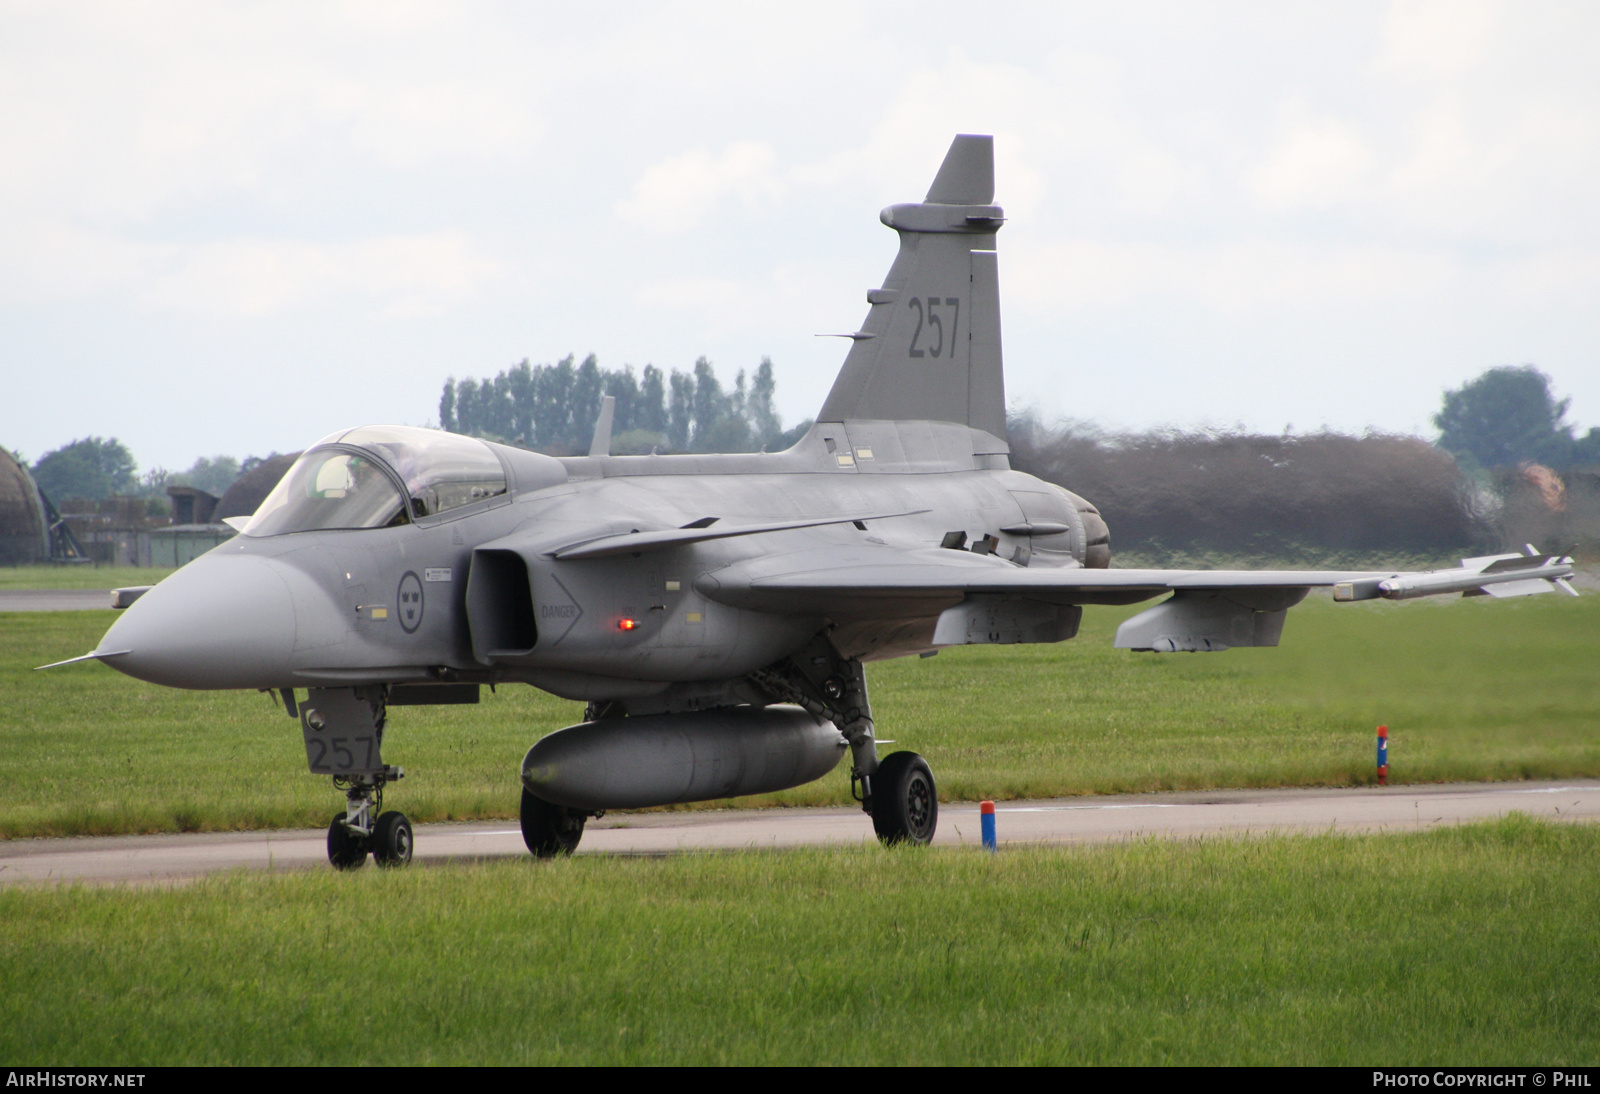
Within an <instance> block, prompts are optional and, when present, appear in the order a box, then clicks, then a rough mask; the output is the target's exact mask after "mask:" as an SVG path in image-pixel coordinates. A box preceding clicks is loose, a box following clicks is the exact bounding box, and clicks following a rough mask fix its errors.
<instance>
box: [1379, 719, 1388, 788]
mask: <svg viewBox="0 0 1600 1094" xmlns="http://www.w3.org/2000/svg"><path fill="white" fill-rule="evenodd" d="M1378 785H1379V786H1388V785H1389V727H1388V726H1379V727H1378Z"/></svg>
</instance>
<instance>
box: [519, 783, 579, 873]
mask: <svg viewBox="0 0 1600 1094" xmlns="http://www.w3.org/2000/svg"><path fill="white" fill-rule="evenodd" d="M588 819H589V814H588V813H586V812H584V811H583V810H581V809H571V808H569V807H567V806H565V805H557V804H556V803H555V802H547V801H545V800H544V799H543V798H539V797H535V796H534V795H532V794H530V793H529V792H528V789H527V788H526V787H524V788H523V790H522V842H523V843H526V844H527V845H528V850H530V851H532V852H533V854H534V857H536V858H555V857H556V856H557V855H570V854H572V852H574V851H576V850H577V849H578V841H579V840H580V839H582V838H583V825H584V822H586V821H587V820H588Z"/></svg>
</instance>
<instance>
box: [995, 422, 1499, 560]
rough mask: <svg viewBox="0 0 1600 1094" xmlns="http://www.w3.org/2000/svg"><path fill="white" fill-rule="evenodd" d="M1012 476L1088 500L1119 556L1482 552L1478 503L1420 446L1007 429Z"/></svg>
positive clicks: (1334, 437)
mask: <svg viewBox="0 0 1600 1094" xmlns="http://www.w3.org/2000/svg"><path fill="white" fill-rule="evenodd" d="M1010 432H1011V464H1012V466H1013V467H1015V468H1017V469H1018V470H1021V471H1027V472H1030V473H1031V474H1034V475H1038V476H1039V477H1040V478H1042V479H1047V480H1049V481H1051V482H1055V483H1059V484H1060V485H1062V486H1065V487H1066V488H1067V489H1069V490H1072V491H1074V492H1076V493H1078V494H1081V495H1083V496H1084V497H1086V498H1088V499H1089V500H1090V501H1092V502H1093V503H1094V504H1095V505H1096V506H1097V507H1098V508H1099V509H1100V512H1101V513H1102V514H1103V515H1104V516H1105V518H1106V522H1107V524H1109V525H1110V527H1111V545H1112V558H1113V559H1115V558H1116V557H1117V552H1118V549H1119V547H1120V548H1122V549H1123V550H1126V549H1128V548H1134V549H1137V550H1138V551H1140V552H1141V554H1150V555H1156V556H1159V555H1162V554H1164V553H1166V554H1170V553H1172V552H1174V551H1184V552H1197V551H1198V552H1214V553H1217V554H1225V555H1226V554H1244V555H1257V556H1272V557H1278V558H1286V559H1287V558H1293V557H1297V556H1307V555H1318V554H1325V553H1327V552H1330V551H1331V552H1371V551H1406V552H1417V553H1430V554H1442V553H1449V552H1453V551H1457V550H1464V549H1468V548H1471V547H1472V546H1474V545H1478V544H1481V543H1482V542H1483V540H1484V538H1485V536H1486V534H1487V533H1488V531H1489V527H1488V524H1487V523H1486V519H1487V517H1488V514H1487V513H1486V512H1485V511H1484V506H1483V504H1482V503H1481V500H1480V499H1479V498H1478V496H1477V495H1476V494H1475V492H1474V491H1473V489H1472V486H1471V484H1470V483H1469V482H1468V481H1467V480H1466V479H1464V478H1463V476H1462V475H1461V472H1460V469H1459V468H1458V467H1457V465H1456V462H1455V460H1454V459H1453V458H1451V456H1450V455H1449V453H1447V452H1444V451H1442V450H1440V449H1438V448H1436V447H1434V446H1433V445H1431V444H1429V443H1428V442H1427V441H1424V440H1422V439H1421V438H1419V437H1405V436H1394V435H1390V434H1368V435H1366V436H1361V437H1353V436H1347V435H1344V434H1339V433H1315V434H1309V435H1305V436H1281V437H1274V436H1263V435H1259V434H1244V433H1232V434H1230V433H1218V432H1189V433H1185V432H1177V431H1171V432H1151V433H1136V434H1104V433H1100V432H1098V431H1096V430H1095V429H1094V428H1093V427H1089V426H1083V425H1064V426H1060V427H1056V428H1050V427H1046V426H1044V425H1041V424H1040V423H1039V422H1038V421H1036V420H1034V419H1029V418H1022V419H1013V420H1012V422H1011V428H1010Z"/></svg>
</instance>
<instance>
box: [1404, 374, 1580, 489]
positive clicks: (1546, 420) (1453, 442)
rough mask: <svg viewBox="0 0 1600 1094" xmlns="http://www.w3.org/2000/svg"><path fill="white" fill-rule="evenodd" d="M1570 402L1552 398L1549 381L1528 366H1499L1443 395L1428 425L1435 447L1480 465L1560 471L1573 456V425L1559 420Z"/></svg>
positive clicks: (1563, 415) (1546, 377)
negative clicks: (1533, 465)
mask: <svg viewBox="0 0 1600 1094" xmlns="http://www.w3.org/2000/svg"><path fill="white" fill-rule="evenodd" d="M1571 402H1572V400H1570V399H1560V400H1558V399H1556V397H1555V396H1554V395H1553V394H1552V393H1551V391H1550V377H1548V376H1546V375H1545V374H1544V373H1543V372H1540V371H1539V370H1538V369H1537V368H1535V367H1534V366H1533V365H1522V366H1521V367H1516V368H1514V367H1512V366H1510V365H1503V366H1501V367H1500V368H1492V369H1490V370H1489V371H1487V372H1485V373H1483V374H1482V375H1481V376H1479V377H1478V378H1477V379H1474V380H1469V381H1468V382H1467V383H1465V384H1463V385H1462V386H1461V388H1460V389H1459V390H1457V391H1447V392H1445V395H1444V406H1443V407H1442V408H1440V410H1439V413H1438V414H1435V415H1434V417H1433V424H1434V425H1435V426H1436V427H1438V429H1439V447H1440V448H1443V449H1444V450H1445V451H1447V452H1450V453H1451V454H1453V455H1454V456H1456V457H1457V458H1458V459H1465V460H1467V461H1469V462H1472V463H1476V464H1477V465H1478V466H1480V467H1509V466H1511V465H1512V464H1516V463H1520V462H1521V461H1523V460H1533V461H1535V462H1537V463H1543V464H1548V465H1550V466H1553V467H1565V466H1567V465H1568V464H1570V463H1571V462H1572V459H1573V457H1574V456H1575V455H1577V453H1576V451H1575V439H1574V437H1573V435H1572V426H1570V425H1568V424H1567V423H1565V422H1564V421H1562V419H1563V418H1565V417H1566V413H1567V407H1568V406H1569V405H1570V404H1571Z"/></svg>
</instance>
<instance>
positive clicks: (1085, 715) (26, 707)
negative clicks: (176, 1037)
mask: <svg viewBox="0 0 1600 1094" xmlns="http://www.w3.org/2000/svg"><path fill="white" fill-rule="evenodd" d="M1486 600H1488V598H1475V599H1470V600H1461V599H1450V600H1443V599H1441V600H1437V601H1423V602H1413V603H1408V604H1390V603H1387V602H1378V603H1366V604H1356V605H1336V604H1333V603H1332V602H1331V601H1328V600H1326V599H1316V598H1313V599H1312V600H1310V601H1308V602H1307V603H1305V604H1303V605H1301V606H1300V607H1298V608H1295V609H1294V610H1293V611H1291V612H1290V615H1289V623H1288V626H1287V628H1286V629H1285V633H1284V640H1283V645H1282V646H1281V647H1279V648H1277V649H1259V650H1258V649H1246V650H1230V651H1228V652H1226V653H1220V654H1172V655H1154V654H1134V653H1129V652H1127V651H1122V650H1114V649H1112V648H1111V636H1112V633H1113V632H1114V631H1115V629H1116V625H1117V623H1118V622H1120V620H1121V619H1123V618H1125V617H1126V616H1127V615H1128V614H1129V613H1130V612H1131V611H1133V610H1137V609H1126V610H1112V609H1099V610H1096V609H1090V610H1088V611H1087V612H1086V613H1085V619H1084V627H1083V633H1082V635H1080V637H1079V638H1077V639H1075V640H1074V641H1071V642H1065V643H1061V644H1059V645H1050V646H1006V647H982V646H977V647H966V648H961V649H950V650H945V651H944V652H942V653H941V654H940V655H939V656H938V657H934V658H930V659H927V660H920V659H916V658H912V659H909V660H902V661H893V662H886V663H881V664H874V665H871V666H869V669H868V674H869V675H868V679H869V682H870V685H871V688H872V697H873V706H874V712H875V714H876V715H877V718H878V723H879V726H880V730H879V732H880V735H881V736H883V737H886V738H893V739H895V740H896V742H897V744H896V745H894V746H892V747H894V748H909V749H914V750H916V751H918V752H921V753H923V754H924V755H925V756H927V757H928V759H929V761H930V762H931V763H932V765H933V769H934V772H935V775H936V777H937V778H938V780H939V785H940V791H941V796H942V797H944V798H945V799H947V800H973V799H977V798H982V797H993V798H1012V797H1037V796H1052V795H1061V794H1085V793H1111V792H1126V791H1144V790H1157V789H1170V788H1204V787H1215V786H1267V785H1348V784H1355V783H1365V782H1370V781H1372V779H1373V777H1374V772H1373V737H1374V728H1375V727H1376V726H1377V725H1378V724H1379V723H1380V722H1382V723H1386V724H1387V725H1389V727H1390V731H1391V738H1390V741H1391V743H1390V765H1391V778H1392V779H1394V780H1396V781H1439V780H1454V779H1466V780H1471V779H1505V778H1512V779H1515V778H1535V777H1567V776H1575V775H1600V683H1597V677H1596V668H1595V666H1596V665H1597V664H1600V596H1596V595H1593V594H1591V595H1587V596H1584V597H1581V598H1578V599H1575V600H1574V599H1570V598H1567V597H1562V596H1539V597H1528V598H1525V599H1522V600H1514V601H1504V602H1490V603H1485V601H1486ZM114 618H115V616H114V613H112V612H110V611H106V612H58V613H25V612H18V613H11V614H0V693H3V694H4V696H5V698H6V702H5V705H4V708H3V712H0V733H3V734H4V737H3V740H4V748H3V749H0V836H8V837H14V836H22V835H51V834H54V835H64V834H81V833H116V832H131V831H180V830H196V829H233V828H253V827H282V826H320V825H323V824H326V823H327V818H328V817H329V816H331V815H332V814H333V812H334V810H335V808H336V806H337V805H338V804H339V800H340V799H338V797H337V796H336V795H335V794H334V793H333V792H332V791H331V789H330V788H329V786H328V784H327V781H326V780H325V779H321V778H316V777H313V776H311V775H309V774H307V773H306V771H305V757H304V752H303V749H302V747H301V744H300V735H299V731H298V727H297V725H296V723H295V722H294V721H292V720H291V719H289V718H288V717H286V716H285V715H284V713H283V712H282V710H281V709H280V708H278V707H276V706H275V705H274V704H273V703H272V702H271V701H270V700H269V698H268V697H267V696H264V695H260V694H256V693H253V692H251V693H230V692H181V691H173V690H170V689H167V688H161V687H157V686H154V685H150V684H144V683H141V682H139V681H136V680H131V679H129V678H128V677H125V676H122V675H121V674H119V673H117V672H115V671H113V670H111V669H109V668H107V667H105V666H103V665H97V664H83V665H73V666H68V667H65V668H61V669H52V670H51V671H49V672H45V673H38V672H34V671H32V667H33V666H35V665H41V664H45V663H46V662H49V661H56V660H60V659H62V658H65V657H70V656H75V655H77V654H80V653H83V652H84V651H86V650H89V649H92V648H93V647H94V645H95V643H96V641H97V640H98V639H99V637H100V635H101V634H102V633H103V632H104V630H105V628H106V627H107V626H109V625H110V623H111V621H112V620H113V619H114ZM580 717H581V708H580V707H579V706H578V705H577V704H573V703H568V702H564V701H561V700H557V699H554V698H551V697H549V696H547V695H544V694H542V693H540V692H536V691H534V690H533V689H531V688H528V687H524V686H520V685H518V686H508V687H504V688H501V689H500V690H499V693H498V694H494V695H491V694H490V693H489V692H488V691H487V690H485V692H484V702H483V703H482V704H480V705H479V706H476V707H470V706H468V707H434V708H427V707H420V708H419V707H409V708H398V709H396V710H395V711H394V712H393V714H392V715H391V721H390V730H389V737H388V741H387V744H386V747H385V753H386V755H388V756H390V757H392V762H396V763H400V764H402V765H403V766H404V767H405V768H406V770H407V773H408V776H407V779H406V781H405V782H403V783H400V784H399V785H398V786H397V787H395V788H394V790H393V791H392V792H391V796H390V802H391V803H392V805H393V807H395V808H400V809H403V810H405V811H406V812H407V813H408V814H409V815H411V816H412V817H413V819H415V820H419V821H420V820H444V819H468V818H488V817H509V816H511V815H513V811H514V808H515V804H516V800H517V781H516V770H517V765H518V763H519V762H520V761H521V758H522V754H523V753H524V752H525V751H526V750H527V748H528V747H529V746H530V745H531V744H532V743H533V742H534V741H535V740H537V739H538V738H539V737H540V736H542V735H544V734H545V733H548V732H550V731H551V730H553V729H557V728H559V727H561V726H563V725H567V724H570V723H572V722H574V721H576V720H578V719H579V718H580ZM848 794H849V785H848V779H847V775H846V772H845V770H844V768H843V767H841V768H840V769H839V770H837V771H835V772H834V773H833V774H832V775H830V776H829V777H828V778H826V779H823V780H821V781H820V782H817V783H813V784H811V785H809V786H804V787H798V788H796V789H795V790H791V791H786V792H784V793H782V794H776V795H767V796H764V797H762V798H757V799H741V804H772V803H786V804H806V803H812V804H822V803H844V802H846V801H848Z"/></svg>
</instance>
